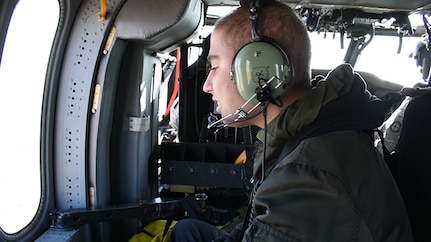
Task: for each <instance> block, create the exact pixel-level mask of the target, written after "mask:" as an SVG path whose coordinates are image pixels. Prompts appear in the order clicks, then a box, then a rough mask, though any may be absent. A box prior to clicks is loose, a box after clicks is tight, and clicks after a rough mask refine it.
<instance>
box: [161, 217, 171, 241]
mask: <svg viewBox="0 0 431 242" xmlns="http://www.w3.org/2000/svg"><path fill="white" fill-rule="evenodd" d="M173 221H174V219H172V218H169V219H167V220H166V224H165V228H164V229H163V236H162V241H163V239H164V238H165V236H166V234H167V233H168V231H169V228H170V227H171V225H172V222H173Z"/></svg>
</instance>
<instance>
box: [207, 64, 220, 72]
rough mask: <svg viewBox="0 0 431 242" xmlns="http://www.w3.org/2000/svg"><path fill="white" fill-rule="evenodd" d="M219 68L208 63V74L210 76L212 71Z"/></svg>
mask: <svg viewBox="0 0 431 242" xmlns="http://www.w3.org/2000/svg"><path fill="white" fill-rule="evenodd" d="M217 68H218V66H215V65H211V63H209V62H208V63H207V68H206V69H207V74H209V73H210V72H211V71H215V70H216V69H217Z"/></svg>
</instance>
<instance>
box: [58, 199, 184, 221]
mask: <svg viewBox="0 0 431 242" xmlns="http://www.w3.org/2000/svg"><path fill="white" fill-rule="evenodd" d="M181 213H182V214H184V211H183V210H182V206H181V203H180V201H179V200H166V199H161V198H155V199H153V200H149V201H141V202H139V203H137V204H129V205H118V206H109V207H105V208H88V209H68V210H64V211H56V210H54V211H51V213H50V216H51V221H52V225H51V226H52V227H56V228H60V229H65V228H73V227H76V226H78V225H83V224H88V223H94V222H106V221H111V220H117V219H128V218H141V219H142V220H143V221H144V222H151V221H154V220H156V219H159V218H167V217H173V216H178V215H180V214H181Z"/></svg>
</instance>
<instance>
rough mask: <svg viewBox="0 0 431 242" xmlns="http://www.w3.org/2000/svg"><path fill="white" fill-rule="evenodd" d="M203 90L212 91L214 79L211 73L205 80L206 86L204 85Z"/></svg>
mask: <svg viewBox="0 0 431 242" xmlns="http://www.w3.org/2000/svg"><path fill="white" fill-rule="evenodd" d="M202 89H203V91H204V92H206V93H211V91H212V81H211V76H210V75H209V76H208V77H207V79H206V80H205V82H204V86H203V87H202Z"/></svg>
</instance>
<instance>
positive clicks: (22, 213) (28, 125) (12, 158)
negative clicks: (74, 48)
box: [0, 0, 59, 233]
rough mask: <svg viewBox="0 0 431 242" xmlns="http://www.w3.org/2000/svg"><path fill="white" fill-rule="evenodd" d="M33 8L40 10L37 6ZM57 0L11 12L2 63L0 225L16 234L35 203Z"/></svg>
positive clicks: (24, 1) (24, 2)
mask: <svg viewBox="0 0 431 242" xmlns="http://www.w3.org/2000/svg"><path fill="white" fill-rule="evenodd" d="M36 9H43V13H44V14H41V11H40V10H39V11H37V10H36ZM58 19H59V3H58V1H57V0H44V1H33V0H21V1H19V3H18V4H17V5H16V7H15V10H14V12H13V15H12V18H11V21H10V24H9V29H8V32H7V36H6V41H5V45H4V50H3V56H2V59H1V66H0V109H1V110H2V125H1V126H0V133H1V136H0V142H1V144H2V145H1V152H0V167H1V168H0V190H1V191H2V193H3V194H7V195H6V196H2V199H0V226H1V228H2V230H3V231H5V232H6V233H15V232H18V231H19V230H21V229H23V228H24V227H25V226H26V225H28V224H29V223H30V221H31V220H32V219H33V217H34V215H35V214H36V211H37V209H38V206H39V200H40V196H41V188H40V150H41V148H40V126H41V110H42V98H43V89H44V82H45V75H46V69H47V64H48V58H49V54H50V50H51V44H52V41H53V38H54V33H55V31H56V28H57V24H58Z"/></svg>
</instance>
